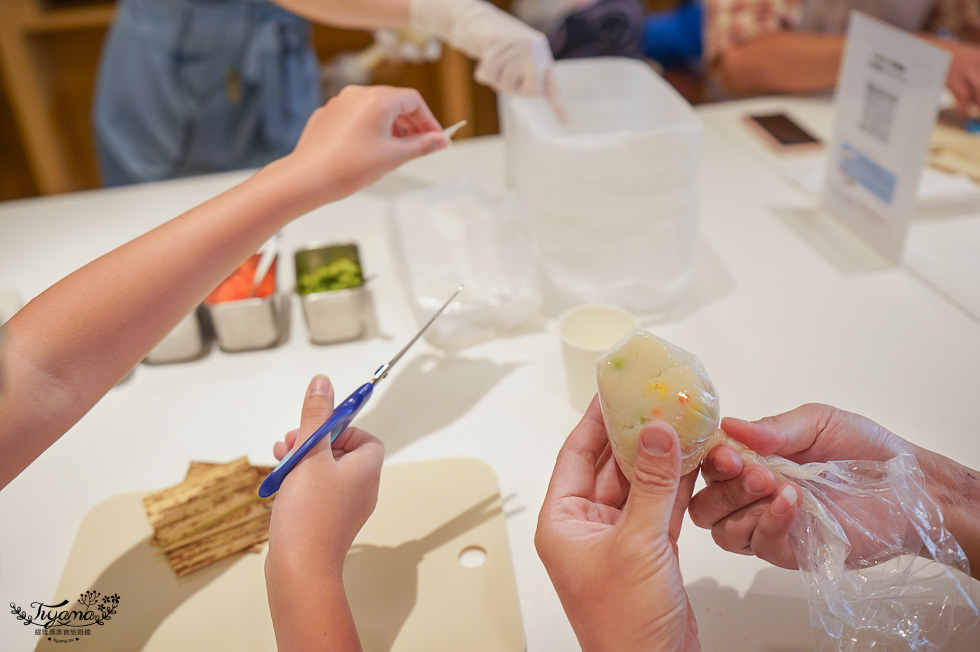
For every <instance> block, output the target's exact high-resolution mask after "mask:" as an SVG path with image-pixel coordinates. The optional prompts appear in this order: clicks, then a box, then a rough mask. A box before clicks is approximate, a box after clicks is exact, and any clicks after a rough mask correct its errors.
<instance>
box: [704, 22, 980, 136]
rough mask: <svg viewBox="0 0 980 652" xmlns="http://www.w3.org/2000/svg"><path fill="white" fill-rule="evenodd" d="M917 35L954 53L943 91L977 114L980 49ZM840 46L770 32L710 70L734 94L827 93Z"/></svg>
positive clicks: (828, 38)
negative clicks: (948, 92)
mask: <svg viewBox="0 0 980 652" xmlns="http://www.w3.org/2000/svg"><path fill="white" fill-rule="evenodd" d="M918 36H919V37H920V38H922V39H923V40H925V41H928V42H929V43H931V44H933V45H935V46H937V47H940V48H943V49H946V50H949V51H950V52H952V54H953V58H952V61H950V64H949V72H948V74H947V75H946V87H947V88H949V90H950V92H951V93H952V94H953V97H955V98H956V109H957V111H958V112H959V113H960V115H961V116H963V117H968V116H970V115H971V112H976V111H977V109H978V107H980V46H977V45H974V44H971V43H961V42H959V41H952V40H948V39H940V38H937V37H934V36H931V35H928V34H919V35H918ZM844 45H845V39H844V37H843V36H838V35H834V34H818V33H815V32H797V31H781V32H772V33H769V34H765V35H762V36H759V37H758V38H755V39H752V40H750V41H748V42H746V43H744V44H742V45H737V46H735V47H732V48H730V49H728V50H726V51H724V52H723V53H721V54H720V55H718V57H717V58H716V59H715V63H714V65H713V70H714V74H715V75H716V76H717V78H718V81H719V83H721V85H722V86H723V87H724V88H725V89H726V90H728V91H729V92H731V93H733V94H735V95H749V94H764V93H808V92H814V91H823V90H829V89H832V88H833V87H834V86H835V85H836V84H837V74H838V72H839V71H840V66H841V59H842V58H843V56H844ZM976 115H980V114H976ZM975 117H976V116H975Z"/></svg>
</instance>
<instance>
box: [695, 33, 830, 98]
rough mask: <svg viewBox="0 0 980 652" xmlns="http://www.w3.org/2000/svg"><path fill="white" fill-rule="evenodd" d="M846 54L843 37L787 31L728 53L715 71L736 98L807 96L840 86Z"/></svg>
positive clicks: (754, 41) (766, 35) (751, 42)
mask: <svg viewBox="0 0 980 652" xmlns="http://www.w3.org/2000/svg"><path fill="white" fill-rule="evenodd" d="M843 54H844V37H843V36H838V35H835V34H818V33H815V32H797V31H789V30H787V31H780V32H771V33H769V34H764V35H762V36H759V37H758V38H755V39H752V40H750V41H748V42H746V43H744V44H741V45H736V46H734V47H732V48H729V49H727V50H725V51H724V52H723V53H721V54H720V55H718V57H717V58H716V60H715V62H714V64H713V70H714V72H715V74H716V75H717V77H718V81H719V82H720V83H721V84H722V86H723V87H724V88H725V89H726V90H727V91H729V92H731V93H733V94H735V95H749V94H762V93H807V92H813V91H822V90H828V89H831V88H833V87H834V85H836V84H837V73H838V72H839V71H840V64H841V58H842V56H843Z"/></svg>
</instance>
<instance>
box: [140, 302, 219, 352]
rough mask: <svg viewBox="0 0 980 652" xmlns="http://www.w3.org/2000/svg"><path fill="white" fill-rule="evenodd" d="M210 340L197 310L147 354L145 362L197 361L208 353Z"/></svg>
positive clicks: (181, 321) (198, 309)
mask: <svg viewBox="0 0 980 652" xmlns="http://www.w3.org/2000/svg"><path fill="white" fill-rule="evenodd" d="M209 340H210V338H209V337H207V335H206V333H205V330H204V328H203V326H202V325H201V315H200V308H195V309H194V310H192V311H191V312H190V313H189V314H188V315H187V316H186V317H184V318H183V319H182V320H180V323H178V324H177V326H175V327H174V329H173V330H172V331H170V332H169V333H168V334H167V336H166V337H164V338H163V339H162V340H160V343H159V344H157V345H156V346H155V347H153V350H152V351H150V352H149V353H147V354H146V357H145V358H144V359H143V362H146V363H148V364H168V363H171V362H187V361H189V360H196V359H197V358H200V357H201V356H203V355H204V353H205V352H206V350H207V348H208V345H209V344H210V342H209Z"/></svg>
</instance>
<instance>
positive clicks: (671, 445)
mask: <svg viewBox="0 0 980 652" xmlns="http://www.w3.org/2000/svg"><path fill="white" fill-rule="evenodd" d="M680 468H681V456H680V444H679V442H678V440H677V433H676V432H675V431H674V429H673V428H672V427H671V426H670V425H668V424H666V423H662V422H651V423H648V424H647V425H646V426H644V430H643V432H642V433H641V435H640V442H639V448H638V450H637V455H636V463H635V467H634V471H633V482H632V487H631V485H630V482H629V481H628V480H627V479H626V478H625V477H624V476H623V474H622V473H621V472H620V470H619V467H618V466H617V464H616V460H615V459H614V458H613V456H612V451H611V449H610V447H609V443H608V440H607V437H606V429H605V426H604V425H603V421H602V412H601V410H600V408H599V402H598V400H593V401H592V405H590V406H589V409H588V411H587V412H586V413H585V416H584V417H583V418H582V421H581V422H580V423H579V425H578V426H577V427H576V428H575V429H574V430H573V431H572V433H571V434H570V435H569V436H568V439H567V440H566V441H565V445H564V446H563V447H562V449H561V452H560V453H559V454H558V461H557V463H556V464H555V471H554V475H553V476H552V478H551V485H550V486H549V488H548V495H547V497H546V498H545V501H544V505H543V506H542V507H541V514H540V516H539V517H538V529H537V533H536V534H535V539H534V542H535V546H536V547H537V550H538V555H539V556H540V557H541V561H542V562H544V565H545V568H546V569H547V570H548V574H549V575H550V576H551V581H552V583H553V584H554V585H555V590H556V591H557V592H558V597H559V598H561V602H562V605H563V606H564V608H565V613H566V614H567V615H568V619H569V621H570V622H571V624H572V627H573V628H574V629H575V634H576V635H577V636H578V639H579V642H580V643H581V645H582V648H583V650H587V651H588V650H699V649H700V643H699V641H698V631H697V623H696V622H695V620H694V613H693V611H692V609H691V603H690V602H689V601H688V598H687V594H686V593H685V591H684V583H683V580H682V579H681V572H680V567H679V566H678V562H677V537H678V535H679V534H680V528H681V522H682V520H683V517H684V510H685V509H686V507H687V503H688V501H689V500H690V497H691V491H692V490H693V488H694V481H695V479H696V478H697V472H692V473H689V474H688V475H686V476H684V477H683V478H682V477H681V476H680Z"/></svg>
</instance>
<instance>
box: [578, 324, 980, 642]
mask: <svg viewBox="0 0 980 652" xmlns="http://www.w3.org/2000/svg"><path fill="white" fill-rule="evenodd" d="M596 376H597V382H598V386H599V400H600V403H601V405H602V413H603V419H604V421H605V424H606V431H607V433H608V435H609V440H610V443H611V445H612V449H613V454H614V455H615V456H616V460H617V462H618V463H619V465H620V468H621V469H622V470H623V473H624V474H625V475H626V476H627V477H632V469H633V458H634V456H635V453H636V444H637V438H638V437H639V432H640V429H641V428H642V425H643V424H644V423H646V422H647V421H651V420H653V419H659V420H662V421H666V422H668V423H670V424H671V425H673V426H674V428H675V429H676V430H677V434H678V435H679V437H680V441H681V451H682V455H683V457H682V467H683V471H684V472H685V473H686V472H689V471H691V470H693V469H694V468H696V467H697V466H698V464H700V463H701V460H703V459H704V457H705V455H707V454H708V451H710V450H711V449H712V448H714V447H715V446H717V445H719V444H727V445H728V446H731V447H732V448H734V449H735V450H736V451H738V452H739V454H740V455H741V456H742V459H743V461H744V462H745V463H746V464H750V463H752V464H764V465H765V466H767V467H769V469H771V470H772V472H773V474H774V475H775V477H776V480H777V481H778V482H781V481H783V480H792V481H793V482H795V483H796V484H797V485H799V486H800V488H801V489H802V497H801V503H800V510H799V513H798V516H797V518H796V522H795V524H794V527H793V530H792V532H791V539H792V543H793V552H794V554H795V556H796V561H797V563H798V565H799V568H800V571H801V572H802V574H803V578H804V583H805V585H806V590H807V600H808V602H809V604H810V617H811V621H812V622H813V624H814V626H816V627H819V628H820V629H822V630H823V631H825V632H827V634H828V635H829V637H830V639H831V640H832V641H833V642H834V644H835V646H836V648H837V649H838V650H849V651H850V650H854V651H857V650H868V649H872V648H876V649H887V650H903V649H904V650H915V651H925V650H941V649H944V648H945V647H947V646H948V645H950V644H951V643H952V642H954V641H955V640H956V638H957V636H958V635H960V634H962V633H963V632H965V631H967V630H969V629H970V627H971V626H972V625H974V624H975V622H976V620H977V616H978V610H977V605H976V600H975V598H974V596H973V592H972V580H971V579H970V577H969V562H968V561H967V558H966V555H965V554H964V553H963V550H962V549H961V548H960V546H959V544H958V543H957V542H956V540H955V539H953V537H952V535H951V534H950V533H949V531H948V530H947V529H946V528H945V526H944V523H943V516H942V512H941V510H940V508H939V505H938V504H937V503H936V501H935V500H934V499H933V498H932V497H931V496H930V495H929V494H928V493H927V492H926V490H925V488H924V483H923V477H922V472H921V470H920V469H919V466H918V463H917V462H916V460H915V457H914V456H912V455H899V456H897V457H895V458H893V459H890V460H888V461H887V462H871V461H864V460H856V461H835V462H826V463H811V464H804V465H800V464H796V463H794V462H791V461H789V460H786V459H784V458H782V457H778V456H775V455H770V456H765V457H763V456H760V455H758V454H757V453H755V452H754V451H752V450H749V449H748V448H746V447H745V446H744V445H742V444H741V443H739V442H737V441H735V440H733V439H731V438H730V437H728V435H726V434H725V432H724V431H723V430H721V429H720V428H719V427H718V426H719V423H720V417H719V415H720V411H719V403H718V395H717V392H715V390H714V386H713V385H712V383H711V380H710V378H708V375H707V372H706V371H705V370H704V367H703V366H702V365H701V362H700V361H699V360H698V359H697V358H696V357H695V356H694V355H692V354H690V353H688V352H687V351H684V350H683V349H680V348H678V347H676V346H673V345H672V344H670V343H668V342H665V341H663V340H661V339H660V338H658V337H656V336H654V335H652V334H650V333H648V332H646V331H642V330H636V331H633V332H632V333H630V334H629V335H627V336H626V337H625V338H623V339H622V340H621V341H620V342H619V343H618V344H616V346H614V347H613V348H612V349H610V350H609V351H608V352H606V353H605V354H604V355H603V356H602V357H600V358H599V360H598V361H597V362H596ZM937 562H938V563H937Z"/></svg>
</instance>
